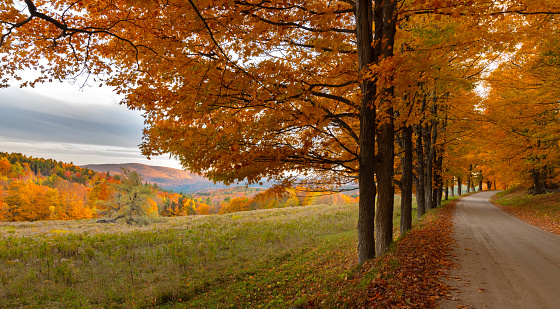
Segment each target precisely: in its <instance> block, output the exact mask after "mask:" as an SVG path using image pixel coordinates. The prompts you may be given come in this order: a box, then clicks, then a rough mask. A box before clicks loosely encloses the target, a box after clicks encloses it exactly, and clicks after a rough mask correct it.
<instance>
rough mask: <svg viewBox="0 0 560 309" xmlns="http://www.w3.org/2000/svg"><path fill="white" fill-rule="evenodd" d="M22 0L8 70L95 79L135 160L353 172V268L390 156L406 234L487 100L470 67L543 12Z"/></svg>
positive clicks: (5, 33) (484, 6)
mask: <svg viewBox="0 0 560 309" xmlns="http://www.w3.org/2000/svg"><path fill="white" fill-rule="evenodd" d="M24 2H25V5H24V6H21V7H17V5H18V4H16V5H15V6H14V5H13V4H11V3H10V4H9V3H4V4H2V13H1V15H0V19H1V20H2V22H3V23H2V24H1V25H2V26H1V27H2V28H1V29H2V37H1V39H0V52H2V57H3V60H4V61H3V63H2V72H3V77H4V78H7V77H8V76H13V77H15V78H16V79H17V78H19V76H18V74H17V72H18V70H20V69H21V68H38V70H39V71H40V73H42V75H41V77H39V78H38V80H36V81H32V82H31V84H33V82H44V81H49V80H51V79H55V80H56V79H67V78H75V77H77V76H80V75H82V74H85V75H89V74H93V75H95V78H97V79H98V80H99V81H101V82H102V83H105V84H107V85H109V86H113V87H115V88H116V90H117V91H118V92H120V93H122V94H124V95H125V99H124V103H125V104H127V105H128V106H129V107H130V108H139V109H142V110H144V111H145V117H146V125H147V127H146V129H145V132H144V133H145V142H144V143H143V144H142V151H143V153H144V154H146V155H148V156H150V155H155V154H161V153H171V154H173V155H174V156H176V157H177V158H178V159H179V160H180V161H181V162H182V164H183V165H184V166H185V167H186V168H188V169H190V170H192V171H194V172H198V173H203V174H206V175H208V176H209V177H210V178H212V179H214V180H218V181H224V182H226V183H233V182H236V181H242V180H246V181H248V182H250V183H256V182H259V181H260V180H261V179H262V178H271V179H275V180H277V181H278V182H279V183H280V184H281V185H284V186H289V185H290V184H292V183H295V182H299V181H300V179H301V178H298V176H305V179H306V180H305V181H304V182H305V185H308V186H316V187H324V186H335V187H336V186H340V185H342V184H349V183H355V182H356V181H357V182H358V183H359V187H360V202H359V203H360V219H359V222H358V230H359V259H360V262H363V261H364V260H366V259H368V258H371V257H374V256H375V254H376V253H377V254H382V253H383V252H384V251H385V249H386V247H387V245H388V244H389V243H390V242H391V240H392V212H393V194H394V192H395V183H394V182H395V177H394V172H395V163H396V164H397V168H398V170H399V171H400V172H399V173H400V174H401V175H399V176H398V177H397V183H398V185H399V186H400V189H401V192H402V194H404V195H406V196H405V198H403V201H404V203H403V205H402V207H403V210H404V212H403V213H406V214H407V215H406V216H403V218H404V219H403V220H405V221H403V223H402V227H403V232H404V231H406V230H407V229H408V228H410V220H411V216H410V215H408V214H409V213H410V211H409V210H410V207H411V206H410V204H411V201H412V199H411V195H412V190H413V187H412V183H415V184H416V186H415V187H416V196H417V198H418V200H419V213H420V214H422V213H423V212H424V211H425V210H427V209H430V208H432V207H435V206H437V201H438V200H440V199H441V196H442V191H443V185H444V183H445V181H449V177H450V175H449V171H450V169H449V168H448V166H454V165H457V164H455V163H457V162H452V161H453V160H450V157H449V155H450V153H452V152H451V151H457V150H458V149H459V148H460V144H461V143H462V142H464V141H465V135H466V133H465V132H468V131H469V130H470V132H472V128H468V126H467V125H465V122H472V120H471V119H473V118H474V117H473V115H476V114H477V113H476V111H477V110H478V109H480V107H481V105H480V104H479V102H477V100H476V99H474V98H473V97H475V96H476V95H475V94H474V92H473V91H472V89H473V88H474V84H475V82H476V81H477V80H476V79H475V77H479V76H481V75H480V74H481V73H482V72H484V71H485V67H486V66H488V65H489V64H490V63H492V62H493V61H496V60H498V59H499V55H500V54H503V53H514V52H515V50H516V46H518V43H519V42H520V40H521V39H523V38H524V36H523V34H524V33H525V28H524V27H525V24H526V20H527V19H528V18H532V17H533V16H541V15H542V14H543V12H544V13H546V12H545V11H547V10H548V9H550V8H545V9H543V7H541V6H542V5H544V4H549V3H547V1H539V3H538V4H537V3H533V4H526V3H523V2H521V1H519V2H517V1H492V2H488V1H472V0H469V1H467V0H465V1H436V0H433V1H396V0H384V1H381V0H375V1H371V0H367V1H364V0H358V1H346V0H341V1H320V0H317V1H303V0H292V1H265V2H262V1H231V0H228V1H226V0H214V1H205V0H200V1H188V2H184V1H120V2H115V1H106V0H96V1H88V2H86V1H66V0H59V1H54V2H51V3H50V4H49V5H48V6H47V5H41V4H42V3H40V2H34V1H33V0H25V1H24ZM550 4H551V5H552V3H550ZM14 50H18V51H21V52H19V53H16V52H13V51H14ZM7 82H8V80H7V79H5V80H4V83H7ZM25 84H27V83H26V82H24V85H25ZM471 124H472V123H471ZM395 136H396V139H395ZM395 142H396V144H397V145H398V148H397V149H395ZM395 150H397V151H398V152H396V151H395ZM454 153H459V152H454ZM395 155H396V157H397V161H395ZM451 159H454V160H458V159H460V158H451ZM414 162H415V163H414ZM444 163H447V164H449V165H448V166H444ZM461 164H462V165H463V166H464V165H470V164H472V163H470V164H469V162H462V163H461ZM401 165H402V168H401ZM481 165H482V164H481ZM451 180H453V179H451ZM434 186H435V187H434ZM376 196H377V205H376V199H375V197H376ZM376 209H377V211H376ZM374 230H375V233H376V234H377V243H376V242H375V240H374V236H373V235H374Z"/></svg>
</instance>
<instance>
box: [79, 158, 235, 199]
mask: <svg viewBox="0 0 560 309" xmlns="http://www.w3.org/2000/svg"><path fill="white" fill-rule="evenodd" d="M83 167H86V168H88V169H91V170H94V171H96V172H99V173H104V172H109V173H111V174H119V173H120V172H121V168H126V169H129V170H131V171H134V172H137V173H138V174H140V175H142V177H143V178H144V181H146V182H149V183H154V184H157V185H158V186H160V187H161V188H164V189H169V190H173V191H177V192H179V191H183V192H195V191H199V190H202V189H208V188H223V187H225V186H224V185H223V184H220V183H217V184H214V183H213V182H212V181H210V180H208V179H206V178H204V177H201V176H198V175H195V174H191V173H189V172H187V171H184V170H178V169H174V168H170V167H163V166H152V165H145V164H139V163H124V164H88V165H84V166H83Z"/></svg>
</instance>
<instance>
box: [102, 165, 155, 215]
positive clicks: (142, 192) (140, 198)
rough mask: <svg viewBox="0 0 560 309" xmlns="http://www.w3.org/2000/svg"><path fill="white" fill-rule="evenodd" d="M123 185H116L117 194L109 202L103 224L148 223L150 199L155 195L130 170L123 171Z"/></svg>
mask: <svg viewBox="0 0 560 309" xmlns="http://www.w3.org/2000/svg"><path fill="white" fill-rule="evenodd" d="M121 170H122V177H121V183H118V184H115V185H114V186H115V191H116V192H115V194H114V196H113V198H112V199H111V200H109V202H108V205H107V209H106V210H105V211H104V214H105V216H107V217H108V218H111V219H103V220H100V221H101V222H115V221H116V220H119V219H124V220H125V221H126V223H128V224H133V223H136V224H146V223H148V221H149V220H148V212H149V209H150V207H151V204H150V197H152V196H153V195H154V193H153V191H152V189H151V188H150V186H148V185H144V184H143V183H142V177H141V176H140V175H139V174H138V173H136V172H132V171H130V170H128V169H124V168H123V169H121Z"/></svg>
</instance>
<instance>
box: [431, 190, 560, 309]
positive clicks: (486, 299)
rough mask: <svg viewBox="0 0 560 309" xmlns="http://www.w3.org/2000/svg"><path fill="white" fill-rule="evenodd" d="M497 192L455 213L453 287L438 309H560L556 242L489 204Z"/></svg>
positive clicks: (559, 246) (473, 198)
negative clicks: (455, 245) (489, 200)
mask: <svg viewBox="0 0 560 309" xmlns="http://www.w3.org/2000/svg"><path fill="white" fill-rule="evenodd" d="M495 193H496V191H494V192H492V191H485V192H481V193H477V194H474V195H470V196H467V197H464V198H463V199H461V200H460V201H459V202H458V204H457V207H456V208H455V219H454V220H455V221H454V222H455V235H454V237H455V240H456V244H457V247H456V248H455V249H454V253H455V256H456V259H457V261H456V264H457V267H456V268H454V269H452V270H451V271H450V273H449V279H448V283H449V284H450V285H451V286H452V288H455V290H452V292H451V293H450V294H451V295H450V296H449V297H447V298H446V299H445V300H444V301H442V302H441V303H440V304H439V305H440V307H441V308H444V309H448V308H493V309H494V308H508V309H510V308H524V309H525V308H531V309H533V308H560V237H559V236H557V235H554V234H552V233H549V232H546V231H543V230H541V229H539V228H537V227H534V226H532V225H529V224H527V223H525V222H523V221H521V220H519V219H517V218H515V217H512V216H510V215H509V214H507V213H505V212H503V211H502V210H500V209H499V208H497V207H495V206H494V205H492V204H491V203H490V202H488V199H489V198H490V197H491V196H492V195H494V194H495Z"/></svg>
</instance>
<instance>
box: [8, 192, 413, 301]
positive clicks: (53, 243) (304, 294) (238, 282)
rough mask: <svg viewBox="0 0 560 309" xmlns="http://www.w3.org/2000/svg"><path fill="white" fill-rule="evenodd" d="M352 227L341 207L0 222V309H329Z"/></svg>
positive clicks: (352, 241)
mask: <svg viewBox="0 0 560 309" xmlns="http://www.w3.org/2000/svg"><path fill="white" fill-rule="evenodd" d="M395 202H396V204H395V210H396V212H395V216H394V219H395V228H396V229H398V224H399V223H398V220H399V218H400V217H399V212H398V209H399V207H400V206H399V204H400V202H399V200H398V199H397V200H396V201H395ZM414 218H416V215H415V214H414ZM357 221H358V211H357V205H356V204H348V205H317V206H307V207H297V208H282V209H271V210H258V211H251V212H240V213H232V214H226V215H210V216H191V217H176V218H159V219H157V220H156V222H154V223H153V224H151V225H149V226H143V227H140V226H128V225H123V224H100V223H95V221H92V220H80V221H40V222H20V223H9V222H0V286H2V287H3V288H2V289H0V308H4V307H26V308H47V307H48V308H144V307H163V308H259V307H261V308H286V307H289V306H291V305H294V304H304V303H308V302H309V301H310V299H313V300H316V299H321V301H320V303H319V304H318V305H321V303H322V305H321V306H325V307H330V306H332V304H335V303H336V302H337V300H336V299H335V296H334V295H335V294H338V295H340V291H337V290H338V289H339V287H340V285H341V283H342V282H344V281H345V280H347V278H348V276H350V275H351V273H352V272H353V271H355V266H356V264H357V259H356V257H357V232H356V225H357ZM335 292H338V293H335Z"/></svg>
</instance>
